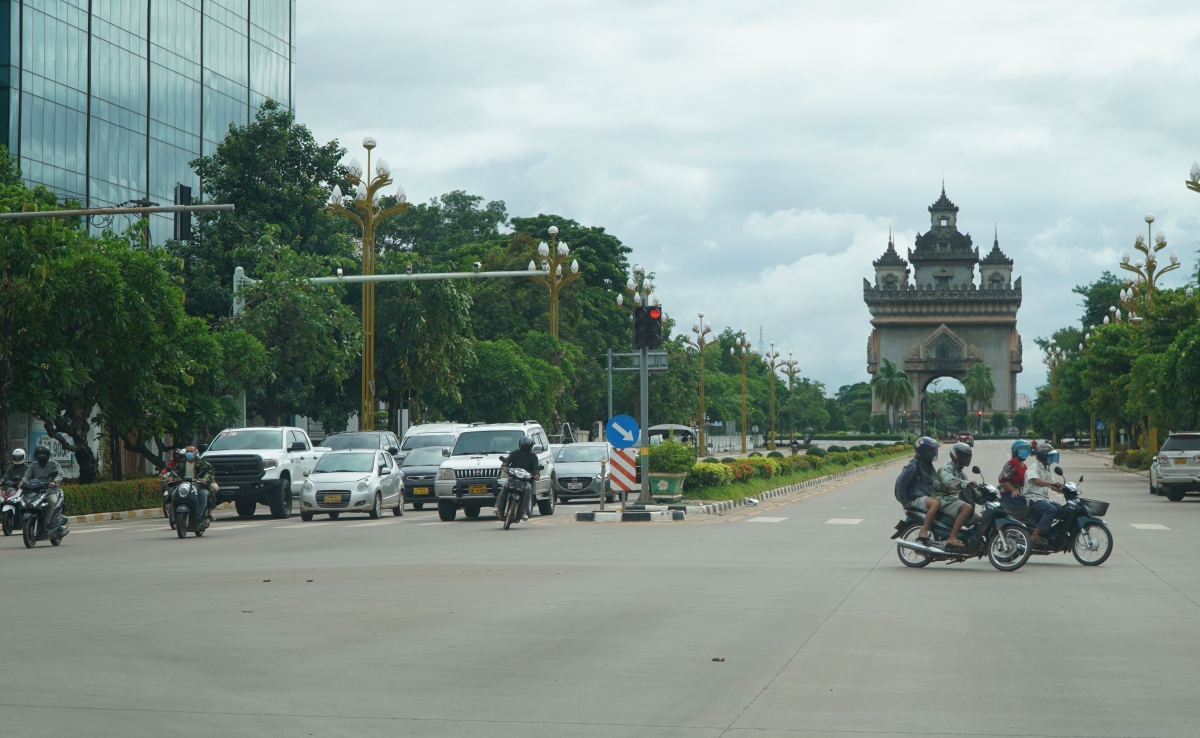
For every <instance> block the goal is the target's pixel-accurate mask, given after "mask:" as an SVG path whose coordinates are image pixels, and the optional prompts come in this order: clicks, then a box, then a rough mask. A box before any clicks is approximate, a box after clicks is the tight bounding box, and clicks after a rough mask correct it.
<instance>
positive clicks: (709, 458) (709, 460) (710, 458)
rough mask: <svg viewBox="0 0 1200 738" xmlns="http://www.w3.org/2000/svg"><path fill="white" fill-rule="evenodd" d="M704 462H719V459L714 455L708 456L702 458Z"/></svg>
mask: <svg viewBox="0 0 1200 738" xmlns="http://www.w3.org/2000/svg"><path fill="white" fill-rule="evenodd" d="M704 463H705V464H720V463H721V462H720V460H719V459H717V457H716V456H708V457H705V459H704Z"/></svg>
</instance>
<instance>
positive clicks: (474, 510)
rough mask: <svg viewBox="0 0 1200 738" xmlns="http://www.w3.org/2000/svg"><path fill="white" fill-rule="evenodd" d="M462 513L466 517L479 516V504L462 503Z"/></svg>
mask: <svg viewBox="0 0 1200 738" xmlns="http://www.w3.org/2000/svg"><path fill="white" fill-rule="evenodd" d="M463 513H465V514H466V516H467V517H468V518H477V517H479V505H463Z"/></svg>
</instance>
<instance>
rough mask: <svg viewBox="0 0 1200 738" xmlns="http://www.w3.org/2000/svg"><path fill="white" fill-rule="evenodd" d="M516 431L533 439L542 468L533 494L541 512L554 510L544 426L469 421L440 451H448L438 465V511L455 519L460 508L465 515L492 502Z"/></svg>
mask: <svg viewBox="0 0 1200 738" xmlns="http://www.w3.org/2000/svg"><path fill="white" fill-rule="evenodd" d="M521 436H529V437H530V438H532V439H533V452H534V453H536V454H537V455H538V461H539V462H540V463H541V465H542V467H543V469H542V471H541V479H540V480H539V481H537V482H535V483H534V485H533V490H534V499H535V500H536V501H537V506H538V511H539V512H541V514H542V515H553V514H554V483H555V478H554V477H555V475H554V460H553V454H551V452H550V442H549V441H548V440H547V439H546V431H544V430H542V426H541V425H539V424H538V423H537V422H536V421H533V420H527V421H525V422H524V423H493V424H490V425H487V424H483V423H474V424H472V425H471V426H469V427H467V428H464V429H462V430H461V431H460V432H459V434H458V438H456V439H455V440H454V448H452V449H449V450H447V451H445V453H446V454H447V455H448V456H449V458H447V459H446V460H445V461H444V462H442V465H441V467H440V468H439V469H438V474H437V481H436V482H435V483H434V484H435V487H436V489H437V498H438V517H440V518H441V519H442V520H446V521H450V520H454V518H455V516H457V515H458V509H459V508H462V510H463V512H465V513H466V515H467V517H468V518H477V517H479V512H480V510H482V509H483V508H484V507H485V506H486V507H494V506H495V505H496V495H497V494H498V493H499V491H500V483H501V481H502V479H501V477H500V457H501V456H506V455H507V454H508V453H510V452H512V451H515V450H516V449H517V445H518V444H519V443H520V441H521Z"/></svg>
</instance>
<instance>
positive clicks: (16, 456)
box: [12, 448, 25, 464]
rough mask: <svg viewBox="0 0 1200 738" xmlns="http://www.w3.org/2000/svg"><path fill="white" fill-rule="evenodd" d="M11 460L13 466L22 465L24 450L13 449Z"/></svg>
mask: <svg viewBox="0 0 1200 738" xmlns="http://www.w3.org/2000/svg"><path fill="white" fill-rule="evenodd" d="M12 460H13V463H14V464H23V463H25V449H23V448H14V449H13V452H12Z"/></svg>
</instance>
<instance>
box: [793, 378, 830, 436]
mask: <svg viewBox="0 0 1200 738" xmlns="http://www.w3.org/2000/svg"><path fill="white" fill-rule="evenodd" d="M834 405H835V407H836V402H835V403H834ZM781 416H782V419H783V425H784V427H785V428H787V429H788V430H789V431H799V432H800V433H804V432H805V430H806V429H808V428H812V429H813V430H814V431H816V432H818V433H820V432H821V431H823V430H825V429H826V428H828V427H829V421H830V410H829V403H828V398H826V397H825V385H823V384H821V383H820V382H817V381H814V380H812V379H809V378H807V377H802V378H801V379H800V380H799V381H797V382H796V383H795V385H794V386H793V388H792V390H791V391H790V392H789V393H788V398H787V400H786V402H785V403H784V404H783V412H782V413H781Z"/></svg>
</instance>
